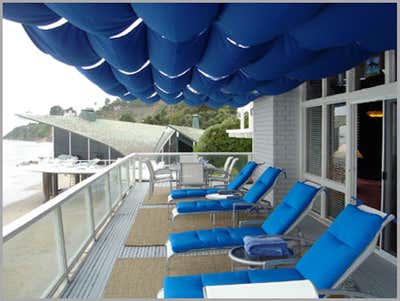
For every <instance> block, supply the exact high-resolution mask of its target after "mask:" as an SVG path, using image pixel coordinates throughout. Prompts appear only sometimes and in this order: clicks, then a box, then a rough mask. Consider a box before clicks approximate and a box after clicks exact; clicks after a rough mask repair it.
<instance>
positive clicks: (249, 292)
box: [203, 280, 318, 299]
mask: <svg viewBox="0 0 400 301" xmlns="http://www.w3.org/2000/svg"><path fill="white" fill-rule="evenodd" d="M203 295H204V298H221V299H222V298H229V299H251V298H262V299H272V298H274V299H318V292H317V290H316V288H315V287H314V285H313V284H312V282H311V281H310V280H293V281H281V282H266V283H246V284H231V285H210V286H205V287H204V288H203Z"/></svg>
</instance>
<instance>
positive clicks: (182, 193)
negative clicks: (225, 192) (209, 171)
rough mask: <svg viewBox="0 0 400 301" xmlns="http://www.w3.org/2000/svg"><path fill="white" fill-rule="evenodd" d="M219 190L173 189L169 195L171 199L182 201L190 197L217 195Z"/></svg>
mask: <svg viewBox="0 0 400 301" xmlns="http://www.w3.org/2000/svg"><path fill="white" fill-rule="evenodd" d="M219 190H220V188H204V189H203V188H197V189H175V190H171V193H170V194H169V195H170V196H171V197H172V198H173V199H184V198H191V197H195V198H196V197H202V196H206V195H207V194H211V193H217V192H218V191H219Z"/></svg>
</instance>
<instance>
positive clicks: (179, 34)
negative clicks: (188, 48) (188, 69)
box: [132, 3, 220, 42]
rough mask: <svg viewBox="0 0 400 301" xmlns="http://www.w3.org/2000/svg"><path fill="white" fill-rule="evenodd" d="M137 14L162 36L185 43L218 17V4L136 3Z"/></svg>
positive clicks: (134, 7) (134, 6) (133, 5)
mask: <svg viewBox="0 0 400 301" xmlns="http://www.w3.org/2000/svg"><path fill="white" fill-rule="evenodd" d="M132 7H133V9H134V10H135V12H136V14H137V15H138V16H139V17H141V18H142V19H143V20H144V21H145V23H146V25H147V26H148V27H149V28H151V29H152V30H154V31H155V32H157V33H158V34H159V35H160V36H163V37H165V38H166V39H168V40H170V41H172V42H185V41H188V40H191V39H193V38H194V37H195V36H197V35H199V34H200V33H201V32H203V31H204V30H206V29H207V28H208V27H209V26H210V25H211V24H212V22H213V21H214V19H215V18H216V17H217V14H218V11H219V7H220V4H217V3H202V4H200V3H196V4H194V3H158V4H154V3H134V4H132Z"/></svg>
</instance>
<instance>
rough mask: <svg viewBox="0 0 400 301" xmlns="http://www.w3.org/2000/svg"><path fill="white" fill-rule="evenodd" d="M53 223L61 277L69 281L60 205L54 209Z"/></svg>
mask: <svg viewBox="0 0 400 301" xmlns="http://www.w3.org/2000/svg"><path fill="white" fill-rule="evenodd" d="M55 223H56V231H55V234H56V243H57V249H58V260H59V264H60V266H61V267H62V269H63V276H62V277H63V278H64V279H67V281H68V282H70V279H69V277H68V258H67V250H66V247H65V236H64V225H63V221H62V213H61V207H60V206H58V207H57V208H56V209H55Z"/></svg>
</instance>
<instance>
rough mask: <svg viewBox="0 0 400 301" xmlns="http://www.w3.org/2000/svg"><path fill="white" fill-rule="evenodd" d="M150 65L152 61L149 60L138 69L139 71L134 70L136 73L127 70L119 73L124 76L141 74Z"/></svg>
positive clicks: (120, 70)
mask: <svg viewBox="0 0 400 301" xmlns="http://www.w3.org/2000/svg"><path fill="white" fill-rule="evenodd" d="M149 64H150V60H147V61H146V63H144V64H143V65H142V66H141V67H140V68H139V69H137V70H134V71H125V70H122V69H118V71H119V72H121V73H122V74H125V75H133V74H136V73H139V72H140V71H142V70H143V69H144V68H146V67H147V66H148V65H149Z"/></svg>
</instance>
